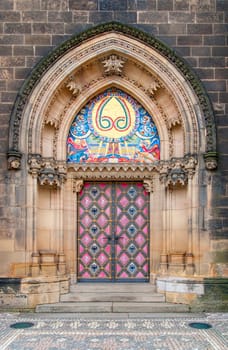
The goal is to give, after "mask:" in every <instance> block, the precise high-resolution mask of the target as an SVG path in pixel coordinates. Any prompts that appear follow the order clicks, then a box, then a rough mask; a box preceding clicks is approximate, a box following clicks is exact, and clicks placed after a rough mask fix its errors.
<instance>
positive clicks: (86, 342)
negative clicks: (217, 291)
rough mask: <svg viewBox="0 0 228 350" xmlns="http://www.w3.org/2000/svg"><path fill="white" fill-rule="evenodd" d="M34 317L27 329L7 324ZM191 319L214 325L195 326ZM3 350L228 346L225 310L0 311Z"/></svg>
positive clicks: (208, 348) (222, 349) (215, 349)
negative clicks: (49, 312)
mask: <svg viewBox="0 0 228 350" xmlns="http://www.w3.org/2000/svg"><path fill="white" fill-rule="evenodd" d="M17 322H32V323H34V326H33V327H31V328H27V329H13V328H11V327H10V325H11V324H14V323H17ZM191 322H203V323H209V324H211V325H212V328H210V329H207V330H202V329H194V328H191V327H190V326H189V323H191ZM0 349H1V350H6V349H7V350H57V349H66V350H71V349H74V350H117V349H118V350H155V349H156V350H179V349H181V350H182V349H183V350H212V349H213V350H227V349H228V313H214V314H213V313H210V314H99V315H98V314H33V313H27V314H20V313H0Z"/></svg>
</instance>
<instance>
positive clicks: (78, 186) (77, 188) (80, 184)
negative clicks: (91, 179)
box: [73, 179, 84, 193]
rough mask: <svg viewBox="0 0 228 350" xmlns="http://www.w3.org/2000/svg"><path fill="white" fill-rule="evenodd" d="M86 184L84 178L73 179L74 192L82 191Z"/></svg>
mask: <svg viewBox="0 0 228 350" xmlns="http://www.w3.org/2000/svg"><path fill="white" fill-rule="evenodd" d="M83 185H84V181H83V180H75V179H74V180H73V192H76V193H78V192H80V191H81V190H82V187H83Z"/></svg>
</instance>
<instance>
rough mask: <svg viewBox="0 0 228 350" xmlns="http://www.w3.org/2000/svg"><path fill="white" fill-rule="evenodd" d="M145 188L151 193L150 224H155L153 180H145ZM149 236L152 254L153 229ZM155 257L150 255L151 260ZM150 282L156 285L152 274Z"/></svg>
mask: <svg viewBox="0 0 228 350" xmlns="http://www.w3.org/2000/svg"><path fill="white" fill-rule="evenodd" d="M143 186H144V188H145V191H146V192H148V193H149V195H150V197H149V203H150V216H149V220H150V221H149V222H153V218H152V208H153V179H148V180H144V181H143ZM149 235H150V247H149V249H150V252H151V251H152V245H153V240H152V233H151V228H150V231H149ZM152 257H153V255H152V254H150V258H152ZM151 263H152V262H150V265H151ZM150 282H151V283H154V276H153V274H151V276H150Z"/></svg>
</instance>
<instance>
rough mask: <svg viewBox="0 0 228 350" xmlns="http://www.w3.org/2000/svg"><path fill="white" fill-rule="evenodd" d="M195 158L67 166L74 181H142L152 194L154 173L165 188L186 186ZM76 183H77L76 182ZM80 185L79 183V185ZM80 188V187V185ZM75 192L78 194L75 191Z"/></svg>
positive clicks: (191, 173) (190, 156) (191, 176)
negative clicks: (144, 162) (149, 162)
mask: <svg viewBox="0 0 228 350" xmlns="http://www.w3.org/2000/svg"><path fill="white" fill-rule="evenodd" d="M196 165H197V158H196V156H195V155H186V156H185V157H183V158H172V159H171V160H169V161H158V162H154V163H152V164H126V165H123V164H99V163H94V164H72V163H69V164H67V167H68V172H69V174H71V173H72V175H71V176H72V177H73V178H74V180H75V181H76V180H77V179H78V181H83V180H84V181H86V180H94V181H99V180H114V181H115V180H116V181H118V180H130V179H133V180H143V183H144V187H145V189H146V190H147V192H153V176H154V173H155V172H156V173H158V174H159V178H160V181H161V183H163V184H165V186H166V187H168V186H170V185H172V186H176V185H182V186H184V185H186V184H187V183H188V179H192V178H193V175H194V174H195V170H196ZM76 182H77V181H76ZM80 184H81V183H80ZM80 186H81V185H80ZM79 191H80V189H79ZM76 192H78V191H77V190H76Z"/></svg>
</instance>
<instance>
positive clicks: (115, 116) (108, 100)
mask: <svg viewBox="0 0 228 350" xmlns="http://www.w3.org/2000/svg"><path fill="white" fill-rule="evenodd" d="M159 158H160V140H159V136H158V131H157V128H156V126H155V124H154V122H153V119H152V117H151V116H150V114H149V113H148V112H147V111H146V110H145V109H144V108H143V107H142V106H141V105H140V104H139V103H138V102H137V101H136V100H135V99H133V98H132V97H131V96H129V95H128V94H126V93H125V92H123V91H121V90H119V89H108V90H106V91H105V92H103V93H102V94H99V95H98V96H96V97H95V98H94V99H92V100H91V101H90V102H89V103H88V104H87V105H86V106H85V107H83V108H82V109H81V110H80V112H79V113H78V114H77V115H76V117H75V118H74V121H73V123H72V125H71V127H70V131H69V135H68V138H67V162H69V163H129V162H131V163H132V162H135V163H151V162H154V161H157V160H159Z"/></svg>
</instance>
